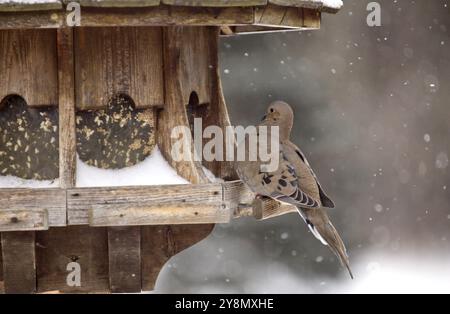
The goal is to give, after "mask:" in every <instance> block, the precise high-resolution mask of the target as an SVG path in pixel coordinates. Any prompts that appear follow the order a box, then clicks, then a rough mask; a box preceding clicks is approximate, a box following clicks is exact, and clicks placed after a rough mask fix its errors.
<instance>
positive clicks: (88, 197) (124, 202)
mask: <svg viewBox="0 0 450 314" xmlns="http://www.w3.org/2000/svg"><path fill="white" fill-rule="evenodd" d="M221 201H222V186H221V185H220V184H205V185H173V186H143V187H139V186H136V187H119V188H77V189H69V190H68V191H67V213H68V223H69V225H83V224H89V209H92V208H94V207H96V206H106V205H109V206H111V207H112V208H113V207H115V206H117V207H118V208H123V206H131V207H133V206H134V207H142V206H149V205H155V204H158V205H159V206H166V205H168V204H174V203H180V204H183V203H187V204H196V203H200V204H218V203H220V202H221Z"/></svg>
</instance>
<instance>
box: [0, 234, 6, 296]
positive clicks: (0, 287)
mask: <svg viewBox="0 0 450 314" xmlns="http://www.w3.org/2000/svg"><path fill="white" fill-rule="evenodd" d="M2 293H5V286H4V284H3V254H2V234H1V233H0V294H2Z"/></svg>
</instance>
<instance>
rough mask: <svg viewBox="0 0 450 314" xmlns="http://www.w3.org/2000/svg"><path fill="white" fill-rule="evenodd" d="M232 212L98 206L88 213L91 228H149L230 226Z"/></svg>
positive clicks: (196, 206) (216, 207) (215, 207)
mask: <svg viewBox="0 0 450 314" xmlns="http://www.w3.org/2000/svg"><path fill="white" fill-rule="evenodd" d="M228 222H230V212H229V210H228V209H227V208H225V205H224V204H222V202H220V203H217V204H201V203H186V204H170V203H168V204H154V205H147V206H144V205H133V204H124V205H117V204H116V205H95V206H93V208H92V209H90V210H89V225H90V226H92V227H98V226H100V227H104V226H149V225H171V224H208V223H228Z"/></svg>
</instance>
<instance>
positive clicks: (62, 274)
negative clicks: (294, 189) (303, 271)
mask: <svg viewBox="0 0 450 314" xmlns="http://www.w3.org/2000/svg"><path fill="white" fill-rule="evenodd" d="M75 2H77V3H79V4H80V6H81V25H80V26H77V27H69V26H67V24H66V23H67V22H66V20H67V15H68V14H69V13H70V11H67V7H66V6H67V5H68V4H69V1H68V0H62V1H61V0H45V1H20V0H8V1H0V73H1V75H0V101H1V104H0V120H1V121H0V175H2V176H7V175H11V176H16V177H21V178H24V179H38V180H41V179H46V180H52V179H58V178H59V187H58V188H40V189H34V188H8V189H0V232H1V245H0V251H1V254H0V291H2V292H6V293H35V292H48V291H60V292H68V293H72V292H139V291H142V290H146V291H148V290H152V289H153V288H154V283H155V280H156V278H157V275H158V273H159V271H160V269H161V267H162V266H163V265H164V263H165V262H166V261H167V260H168V259H169V258H170V257H171V256H173V255H175V254H176V253H178V252H180V251H181V250H183V249H185V248H187V247H189V246H191V245H193V244H195V243H196V242H198V241H200V240H202V239H203V238H205V237H206V236H207V235H208V234H209V233H210V232H211V230H212V228H213V226H214V224H215V223H227V222H229V221H230V219H232V218H233V217H240V216H254V217H256V218H258V219H265V218H268V217H273V216H276V215H280V214H283V213H286V212H290V211H292V208H290V207H286V206H284V207H283V206H282V207H280V206H279V205H278V204H274V203H270V202H263V201H255V203H253V204H252V200H253V195H252V194H251V193H250V192H249V191H247V190H246V188H245V187H244V186H243V184H242V183H241V182H240V181H233V180H236V175H235V173H234V171H233V170H232V167H231V165H230V164H229V163H227V162H204V163H203V164H202V163H201V162H198V161H195V160H194V159H192V160H191V161H183V162H177V161H175V160H174V159H172V158H171V154H170V152H171V148H172V144H173V143H172V140H171V137H170V135H171V131H172V128H173V127H175V126H178V125H184V126H190V122H191V121H192V120H193V119H192V118H194V117H201V118H203V127H206V126H208V125H218V126H220V127H222V128H225V127H226V126H228V125H229V124H230V122H229V118H228V114H227V108H226V105H225V101H224V97H223V93H222V88H221V82H220V75H219V71H218V69H219V66H218V50H219V48H218V39H219V36H221V35H224V36H230V35H235V34H240V33H248V32H259V31H276V30H286V29H317V28H319V27H320V20H321V14H322V12H329V13H335V12H336V11H337V10H338V9H339V7H336V6H335V5H332V3H333V1H332V2H330V1H329V0H161V1H160V0H141V1H128V0H127V1H125V0H78V1H75ZM334 2H336V1H334ZM330 3H331V4H330ZM155 145H158V147H159V149H160V150H161V152H162V154H163V156H164V157H165V158H166V160H167V161H168V162H169V164H170V165H171V166H172V167H173V168H174V169H175V170H176V171H177V173H178V174H179V175H180V176H182V177H184V178H185V179H187V180H189V181H190V182H191V183H192V184H190V185H176V186H138V187H136V186H134V187H94V188H79V187H77V186H76V164H77V159H76V158H77V153H78V156H79V158H80V159H81V160H83V161H84V162H85V163H87V164H89V165H92V166H95V167H100V168H116V169H120V168H124V167H127V166H131V165H135V164H138V163H139V162H141V161H142V160H143V159H144V158H145V157H147V156H149V154H151V151H152V150H153V148H154V147H155ZM204 167H206V168H207V169H209V170H210V171H212V172H213V173H214V174H215V175H216V176H217V177H220V178H223V179H224V180H225V181H224V182H223V183H212V182H210V181H209V180H208V177H207V176H206V174H205V173H204V170H203V169H204ZM147 175H150V176H151V175H152V174H151V173H149V174H147ZM92 180H93V181H94V182H95V178H92ZM71 263H72V264H74V263H78V265H80V270H81V286H79V285H71V284H68V281H67V277H68V275H69V273H70V271H71V269H70V267H68V265H70V264H71Z"/></svg>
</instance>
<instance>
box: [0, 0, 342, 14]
mask: <svg viewBox="0 0 450 314" xmlns="http://www.w3.org/2000/svg"><path fill="white" fill-rule="evenodd" d="M69 2H78V3H80V5H81V6H82V7H103V8H136V7H152V6H159V5H172V6H187V7H253V6H267V5H270V4H273V5H277V6H284V7H301V8H309V9H315V10H319V11H322V12H329V13H336V12H337V11H338V10H339V9H340V8H341V7H342V5H343V4H342V0H75V1H72V0H0V12H15V11H44V10H60V9H62V8H63V6H64V5H65V4H67V3H69Z"/></svg>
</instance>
